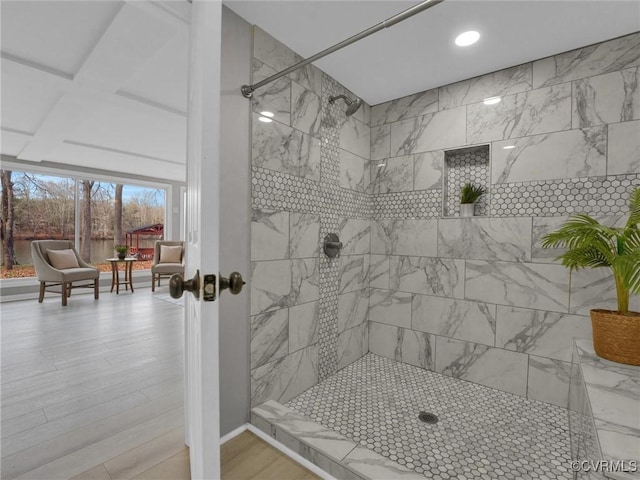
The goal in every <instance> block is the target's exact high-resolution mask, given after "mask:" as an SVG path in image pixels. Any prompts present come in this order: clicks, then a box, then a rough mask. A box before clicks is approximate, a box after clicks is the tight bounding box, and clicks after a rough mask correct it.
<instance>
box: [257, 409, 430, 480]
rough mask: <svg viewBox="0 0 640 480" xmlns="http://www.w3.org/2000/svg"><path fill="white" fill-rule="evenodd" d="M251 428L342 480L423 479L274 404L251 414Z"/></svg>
mask: <svg viewBox="0 0 640 480" xmlns="http://www.w3.org/2000/svg"><path fill="white" fill-rule="evenodd" d="M251 424H252V425H253V426H255V427H256V428H258V429H260V430H261V431H263V432H264V433H266V434H267V435H269V436H271V437H273V438H274V439H275V440H276V441H278V442H280V443H282V444H283V445H285V446H286V447H288V448H290V449H291V450H293V451H294V452H296V453H298V454H299V455H301V456H302V457H304V458H306V459H307V460H309V461H310V462H312V463H314V464H315V465H317V466H318V467H320V468H321V469H323V470H324V471H326V472H328V473H330V474H331V475H333V476H334V477H336V478H339V479H341V480H342V479H345V480H360V479H362V480H386V479H389V478H393V479H399V480H424V475H420V474H418V473H416V472H414V471H413V470H409V469H407V468H405V467H403V466H402V465H400V464H399V463H396V462H394V461H392V460H389V459H388V458H385V457H383V456H382V455H379V454H378V453H376V452H374V451H373V450H369V449H368V448H366V447H363V446H361V445H360V444H358V443H356V442H354V441H353V440H350V439H348V438H347V437H345V436H343V435H341V434H339V433H337V432H334V431H333V430H331V429H329V428H327V427H325V426H324V425H320V424H319V423H316V422H314V421H313V420H311V419H310V418H309V417H306V416H304V415H301V414H299V413H298V412H295V411H293V410H291V409H290V408H287V407H285V406H283V405H281V404H279V403H278V402H276V401H274V400H269V401H267V402H265V403H263V404H261V405H258V406H257V407H254V408H253V409H252V410H251Z"/></svg>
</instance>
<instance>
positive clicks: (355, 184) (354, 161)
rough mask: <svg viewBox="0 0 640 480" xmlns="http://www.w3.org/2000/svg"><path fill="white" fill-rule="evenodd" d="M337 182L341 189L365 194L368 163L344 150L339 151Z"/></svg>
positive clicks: (368, 175)
mask: <svg viewBox="0 0 640 480" xmlns="http://www.w3.org/2000/svg"><path fill="white" fill-rule="evenodd" d="M338 153H339V160H338V161H339V164H338V168H339V169H340V173H339V177H338V182H339V184H340V186H341V187H342V188H348V189H349V190H355V191H357V192H364V193H366V192H367V189H368V187H369V178H370V174H369V161H368V160H365V159H364V158H361V157H359V156H357V155H354V154H353V153H351V152H347V151H346V150H342V149H340V150H339V152H338Z"/></svg>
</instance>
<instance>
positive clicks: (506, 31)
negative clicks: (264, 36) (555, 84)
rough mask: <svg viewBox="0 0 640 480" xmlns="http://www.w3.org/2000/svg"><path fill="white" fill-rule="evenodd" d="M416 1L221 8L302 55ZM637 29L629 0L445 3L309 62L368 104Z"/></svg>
mask: <svg viewBox="0 0 640 480" xmlns="http://www.w3.org/2000/svg"><path fill="white" fill-rule="evenodd" d="M417 3H419V0H414V1H405V0H395V1H388V0H387V1H363V0H359V1H353V0H352V1H327V0H305V1H286V0H285V1H282V0H279V1H272V0H260V1H255V0H254V1H244V0H231V1H228V2H227V5H228V6H229V7H230V8H231V9H232V10H234V11H235V12H236V13H237V14H238V15H240V16H241V17H243V18H245V19H246V20H248V21H249V22H250V23H254V24H256V25H259V26H260V27H261V28H262V29H264V30H265V31H267V32H268V33H270V34H271V35H272V36H274V37H275V38H277V39H278V40H280V41H281V42H284V43H285V44H286V45H288V46H289V47H291V48H292V49H293V50H294V51H296V52H297V53H299V54H300V55H302V56H303V57H309V56H311V55H314V54H315V53H318V52H319V51H321V50H324V49H325V48H327V47H330V46H331V45H333V44H335V43H338V42H340V41H342V40H344V39H346V38H348V37H350V36H352V35H354V34H356V33H358V32H360V31H362V30H365V29H366V28H368V27H370V26H372V25H376V24H378V23H379V22H381V21H382V20H385V19H387V18H389V17H391V16H393V15H395V14H397V13H399V12H401V11H403V10H405V9H407V8H409V7H411V6H413V5H416V4H417ZM466 30H477V31H478V32H480V34H481V38H480V40H479V41H478V43H476V44H475V45H473V46H471V47H466V48H460V47H457V46H456V45H455V44H454V42H453V41H454V39H455V37H456V36H457V35H458V34H459V33H462V32H464V31H466ZM638 30H640V2H639V1H637V0H633V1H612V0H600V1H598V0H582V1H578V0H561V1H553V0H549V1H545V0H533V1H532V0H508V1H507V0H503V1H485V0H472V1H469V0H466V1H465V0H445V1H444V2H443V3H440V4H438V5H435V6H433V7H431V8H429V9H427V10H426V11H423V12H421V13H419V14H417V15H416V16H414V17H411V18H410V19H408V20H405V21H404V22H401V23H398V24H396V25H395V26H393V27H391V28H388V29H385V30H382V31H380V32H378V33H376V34H374V35H372V36H370V37H367V38H365V39H364V40H361V41H360V42H358V43H355V44H353V45H351V46H348V47H346V48H344V49H342V50H340V51H338V52H335V53H333V54H331V55H329V56H328V57H325V58H324V59H322V60H319V61H317V62H316V63H315V65H317V66H318V67H319V68H321V69H322V70H324V71H325V72H326V73H328V74H329V75H331V76H332V77H334V78H335V79H336V80H338V81H339V82H340V83H342V84H343V85H344V86H346V87H347V88H348V89H349V90H351V91H352V92H354V93H355V94H357V95H359V96H360V97H362V98H363V99H364V100H365V101H366V102H367V103H368V104H370V105H377V104H379V103H382V102H385V101H388V100H392V99H395V98H399V97H403V96H405V95H409V94H412V93H416V92H421V91H424V90H428V89H430V88H434V87H438V86H442V85H446V84H449V83H453V82H456V81H459V80H464V79H467V78H472V77H475V76H478V75H482V74H485V73H489V72H494V71H496V70H500V69H502V68H505V67H510V66H514V65H519V64H521V63H525V62H529V61H532V60H536V59H539V58H543V57H547V56H550V55H554V54H556V53H560V52H565V51H568V50H572V49H574V48H578V47H582V46H585V45H590V44H593V43H597V42H600V41H603V40H608V39H611V38H615V37H618V36H621V35H626V34H628V33H632V32H635V31H638Z"/></svg>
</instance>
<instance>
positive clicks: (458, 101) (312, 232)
mask: <svg viewBox="0 0 640 480" xmlns="http://www.w3.org/2000/svg"><path fill="white" fill-rule="evenodd" d="M253 57H254V58H253V65H252V67H253V68H252V69H253V80H254V82H255V81H257V80H260V79H262V78H265V77H266V76H269V75H271V74H273V73H275V72H276V71H278V70H280V69H283V68H285V67H288V66H289V65H291V64H293V63H295V61H297V60H299V57H298V56H297V55H296V54H295V53H294V52H292V51H291V50H290V49H288V48H287V47H286V46H285V45H283V44H281V43H279V42H278V41H277V40H275V39H273V38H272V37H270V36H269V35H268V34H266V33H265V32H263V31H262V30H260V29H259V28H257V27H256V28H255V31H254V54H253ZM639 80H640V33H635V34H632V35H628V36H626V37H621V38H618V39H613V40H610V41H607V42H604V43H601V44H597V45H593V46H589V47H585V48H582V49H579V50H575V51H572V52H567V53H563V54H559V55H556V56H554V57H549V58H544V59H540V60H536V61H534V62H531V63H527V64H523V65H518V66H514V67H511V68H507V69H505V70H501V71H498V72H494V73H490V74H487V75H483V76H481V77H476V78H473V79H469V80H465V81H462V82H458V83H455V84H452V85H446V86H442V87H440V88H436V89H432V90H428V91H425V92H421V93H417V94H414V95H411V96H408V97H404V98H400V99H397V100H393V101H390V102H387V103H384V104H381V105H376V106H373V107H369V106H367V105H363V108H361V109H360V110H359V111H357V112H356V113H355V114H354V115H353V116H351V117H347V116H345V114H344V104H341V103H339V102H337V103H335V104H333V105H330V104H329V102H328V98H329V96H332V95H339V94H347V95H349V96H352V97H355V96H357V92H349V91H348V90H347V89H346V88H345V87H343V86H341V85H340V84H338V83H337V82H336V81H335V80H334V79H332V78H330V77H329V76H328V75H326V74H324V73H323V72H321V71H320V70H319V69H317V68H316V67H314V66H307V67H305V68H303V69H301V70H299V71H297V72H294V73H293V74H291V75H290V76H289V77H287V78H283V79H280V80H278V81H277V82H274V83H273V84H271V85H269V86H267V87H265V88H264V89H261V90H259V91H258V92H256V94H255V97H254V98H253V99H252V104H253V112H254V113H253V133H252V208H253V211H252V230H251V236H252V239H251V242H252V247H251V256H252V258H251V260H252V275H251V315H252V316H251V356H252V358H251V369H252V370H251V395H252V406H258V405H260V404H263V403H264V402H267V401H276V402H279V403H280V404H285V403H287V402H290V403H289V406H290V407H292V408H295V405H296V402H297V400H296V397H297V396H298V395H300V394H302V393H303V392H305V391H307V390H308V389H310V388H311V387H314V386H315V385H317V384H318V383H319V382H323V381H325V380H326V382H327V383H326V384H327V385H329V384H331V382H336V381H337V380H336V378H338V377H333V375H334V374H336V372H339V373H338V375H341V374H342V375H346V376H347V377H349V375H351V377H353V378H357V377H358V375H360V376H362V375H365V374H367V372H366V371H365V372H364V373H363V372H362V371H360V374H349V373H342V372H345V371H343V370H342V369H345V367H349V368H350V369H356V371H357V369H359V368H364V367H363V366H366V365H378V366H380V365H387V364H384V362H385V361H386V360H384V359H381V358H379V357H385V358H386V359H390V360H393V361H396V362H400V363H401V364H409V365H411V366H413V367H418V368H419V369H422V370H424V371H428V372H429V374H431V372H435V373H436V374H442V375H445V376H447V377H451V378H453V379H460V380H467V381H469V382H473V384H478V386H480V385H482V386H485V387H491V388H492V389H497V390H499V391H502V392H506V393H507V394H513V395H515V396H518V397H521V398H522V399H527V400H526V401H527V402H529V403H527V405H529V406H530V409H531V411H537V410H536V409H543V410H544V408H548V409H549V410H547V412H552V413H550V414H551V415H556V414H557V410H553V409H554V408H557V407H566V405H567V400H568V391H569V375H570V361H571V353H572V340H573V338H574V337H576V338H586V339H589V338H590V336H591V326H590V322H589V318H588V314H589V313H588V312H589V309H590V308H592V306H593V302H594V299H597V303H598V306H599V307H601V308H609V307H613V306H614V305H615V302H614V300H615V288H614V285H613V282H612V281H609V277H608V275H607V274H606V272H601V271H598V270H589V271H580V272H577V273H575V272H574V273H573V274H572V275H571V277H570V275H569V272H568V271H567V270H566V269H565V268H564V267H562V266H561V265H559V264H557V263H555V262H554V261H553V259H554V257H555V256H556V255H557V254H558V252H557V251H548V250H542V249H541V248H540V245H539V242H540V238H541V237H542V236H543V235H544V234H546V233H548V232H550V231H551V230H552V229H554V228H556V227H558V226H559V225H560V224H561V223H562V222H563V221H564V220H566V218H567V216H568V215H570V214H571V213H574V212H576V213H577V212H584V213H588V214H591V215H595V216H598V217H599V218H602V219H603V220H604V221H605V222H607V223H609V224H611V225H615V224H616V222H619V221H620V220H621V218H623V217H624V214H625V213H626V211H627V207H626V199H627V196H628V193H629V192H630V191H631V190H632V188H634V187H637V186H640V88H639V87H638V83H639ZM495 96H499V97H501V101H500V102H499V103H497V104H492V105H486V104H485V103H484V102H483V100H484V99H486V98H488V97H495ZM263 112H267V114H265V113H263ZM268 112H271V113H272V114H273V116H269V115H268ZM505 147H508V148H505ZM466 181H474V182H476V183H481V184H485V185H486V187H487V190H488V193H487V194H486V195H485V198H484V199H483V203H482V204H481V205H478V206H477V207H476V215H477V216H476V217H475V218H460V217H459V216H458V210H457V203H456V200H457V196H458V190H459V187H460V185H461V184H462V183H464V182H466ZM328 233H337V234H338V236H339V237H340V240H341V241H342V242H343V244H344V247H343V249H342V252H341V254H340V256H338V257H337V258H335V259H330V258H328V257H327V256H325V255H324V253H323V252H322V248H321V246H322V240H323V239H324V237H325V236H326V235H327V234H328ZM634 300H635V301H636V303H635V305H632V309H634V310H636V311H637V310H640V305H639V304H638V302H637V300H638V299H637V297H635V299H634ZM362 357H364V358H362ZM354 362H356V363H354ZM379 362H383V364H380V363H379ZM391 363H393V362H391ZM407 367H408V366H407ZM380 368H382V367H380ZM385 368H386V367H385ZM389 368H392V369H393V367H389ZM402 368H405V367H402ZM346 372H351V370H348V369H347V370H346ZM425 373H426V372H425ZM411 375H414V374H413V373H412V374H411ZM411 375H409V376H411ZM415 375H416V378H418V377H420V375H421V373H415ZM351 377H350V378H351ZM420 378H426V377H420ZM327 379H328V380H327ZM425 381H427V380H425ZM463 383H464V382H463ZM321 385H324V384H321ZM321 385H319V386H318V387H316V390H318V389H320V390H321V389H322V388H323V387H322V386H321ZM344 388H345V389H348V388H347V387H344ZM474 388H475V387H474ZM305 395H308V394H305ZM303 397H304V396H303ZM303 397H300V398H303ZM318 398H320V399H321V398H322V397H318ZM509 398H511V397H509ZM514 398H515V397H514ZM316 401H320V400H318V399H316ZM541 402H544V403H541ZM297 405H298V406H299V407H300V405H302V403H300V402H298V403H297ZM300 408H301V409H299V411H300V413H305V411H304V408H303V407H300ZM311 411H312V410H309V411H306V413H307V414H309V412H311ZM319 419H320V417H318V421H319ZM358 441H360V440H358ZM567 441H568V440H567ZM366 443H367V442H366V441H364V442H362V441H360V444H361V445H365V446H366ZM383 454H384V453H383ZM385 456H386V457H388V455H385ZM418 473H422V472H418ZM425 475H426V473H425ZM443 478H445V477H443ZM446 478H448V477H446ZM554 478H555V477H554Z"/></svg>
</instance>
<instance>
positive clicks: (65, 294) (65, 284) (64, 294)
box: [62, 282, 69, 307]
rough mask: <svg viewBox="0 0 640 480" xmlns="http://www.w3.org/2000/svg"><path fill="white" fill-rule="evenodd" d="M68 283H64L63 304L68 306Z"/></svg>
mask: <svg viewBox="0 0 640 480" xmlns="http://www.w3.org/2000/svg"><path fill="white" fill-rule="evenodd" d="M68 288H69V287H68V284H67V283H66V282H63V283H62V306H63V307H66V306H67V289H68Z"/></svg>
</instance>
